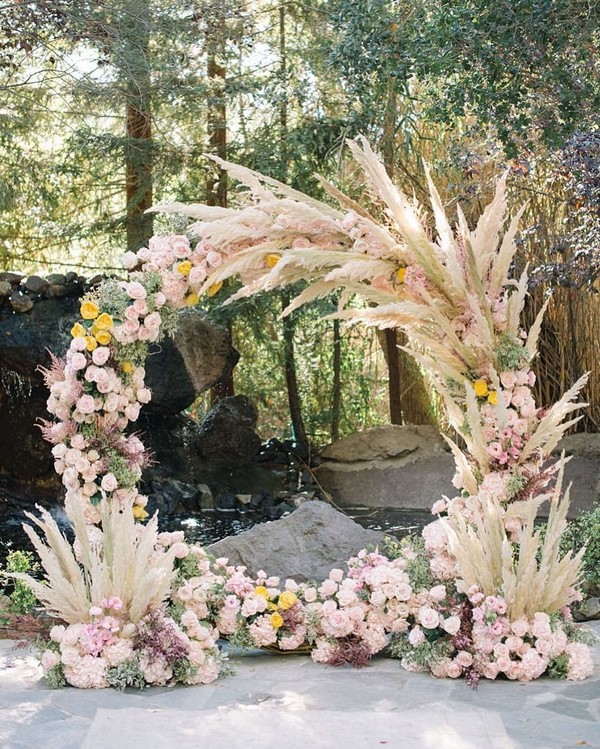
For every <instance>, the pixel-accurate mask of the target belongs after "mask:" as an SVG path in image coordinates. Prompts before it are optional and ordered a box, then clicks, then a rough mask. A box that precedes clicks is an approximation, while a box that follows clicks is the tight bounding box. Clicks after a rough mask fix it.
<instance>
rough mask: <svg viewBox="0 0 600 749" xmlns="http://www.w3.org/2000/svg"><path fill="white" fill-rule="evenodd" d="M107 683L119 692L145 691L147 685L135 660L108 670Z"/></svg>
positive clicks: (131, 659)
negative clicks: (129, 690)
mask: <svg viewBox="0 0 600 749" xmlns="http://www.w3.org/2000/svg"><path fill="white" fill-rule="evenodd" d="M46 678H47V677H46ZM106 682H107V684H108V686H110V687H113V688H114V689H116V690H117V691H118V692H122V691H124V690H125V689H127V688H131V689H143V688H144V687H145V685H146V680H145V679H144V674H143V673H142V672H141V671H140V667H139V665H138V662H137V659H135V658H130V659H129V660H126V661H123V663H119V665H118V666H113V667H112V668H109V669H107V671H106Z"/></svg>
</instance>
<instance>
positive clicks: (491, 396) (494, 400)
mask: <svg viewBox="0 0 600 749" xmlns="http://www.w3.org/2000/svg"><path fill="white" fill-rule="evenodd" d="M488 403H490V404H491V405H492V406H496V405H498V393H497V391H496V390H490V392H489V393H488Z"/></svg>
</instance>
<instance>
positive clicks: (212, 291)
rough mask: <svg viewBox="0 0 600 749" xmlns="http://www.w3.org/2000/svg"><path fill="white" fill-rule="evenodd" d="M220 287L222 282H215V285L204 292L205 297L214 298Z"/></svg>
mask: <svg viewBox="0 0 600 749" xmlns="http://www.w3.org/2000/svg"><path fill="white" fill-rule="evenodd" d="M222 286H223V281H217V283H214V284H213V285H212V286H209V287H208V291H207V292H206V295H207V296H214V295H215V294H217V293H218V292H219V291H220V290H221V287H222Z"/></svg>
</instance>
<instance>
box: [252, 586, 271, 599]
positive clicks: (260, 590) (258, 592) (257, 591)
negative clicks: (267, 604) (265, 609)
mask: <svg viewBox="0 0 600 749" xmlns="http://www.w3.org/2000/svg"><path fill="white" fill-rule="evenodd" d="M254 595H255V596H262V597H263V598H266V599H267V601H268V600H269V591H268V590H267V589H266V588H265V586H264V585H258V586H257V587H256V588H254Z"/></svg>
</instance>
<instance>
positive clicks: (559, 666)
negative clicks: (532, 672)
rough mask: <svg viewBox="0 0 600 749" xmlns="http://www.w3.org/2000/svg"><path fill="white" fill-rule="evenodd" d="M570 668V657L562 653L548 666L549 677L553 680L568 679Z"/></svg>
mask: <svg viewBox="0 0 600 749" xmlns="http://www.w3.org/2000/svg"><path fill="white" fill-rule="evenodd" d="M568 667H569V656H568V654H567V653H561V654H560V655H559V656H557V657H556V658H553V659H552V660H551V661H550V663H549V664H548V671H547V673H548V676H549V677H550V678H551V679H566V678H567V669H568Z"/></svg>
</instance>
